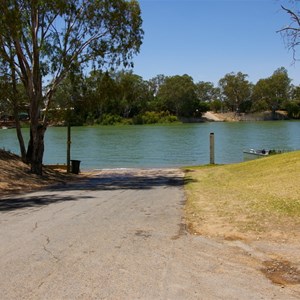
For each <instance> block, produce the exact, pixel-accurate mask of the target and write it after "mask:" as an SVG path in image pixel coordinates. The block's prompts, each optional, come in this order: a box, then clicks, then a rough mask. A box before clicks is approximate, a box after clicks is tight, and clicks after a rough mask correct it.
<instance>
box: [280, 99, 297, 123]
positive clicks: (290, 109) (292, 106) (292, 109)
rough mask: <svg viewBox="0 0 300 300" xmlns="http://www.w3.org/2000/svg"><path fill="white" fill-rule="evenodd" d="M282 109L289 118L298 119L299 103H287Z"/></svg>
mask: <svg viewBox="0 0 300 300" xmlns="http://www.w3.org/2000/svg"><path fill="white" fill-rule="evenodd" d="M284 107H285V109H286V111H287V113H288V117H289V118H293V119H300V101H288V102H286V103H285V105H284Z"/></svg>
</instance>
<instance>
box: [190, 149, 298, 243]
mask: <svg viewBox="0 0 300 300" xmlns="http://www.w3.org/2000/svg"><path fill="white" fill-rule="evenodd" d="M299 170H300V152H299V151H297V152H291V153H285V154H281V155H275V156H272V157H266V158H262V159H258V160H253V161H248V162H244V163H239V164H233V165H222V166H203V167H197V168H187V169H186V179H188V180H187V182H189V183H188V184H187V185H186V194H187V205H186V220H187V224H188V227H189V228H190V230H191V231H192V232H194V233H195V234H203V235H208V236H222V237H225V238H227V239H236V238H237V239H239V238H240V239H244V238H255V239H257V238H260V237H263V238H267V239H276V240H278V239H280V240H287V239H289V240H291V239H297V238H299V237H300V236H299V232H300V188H299V183H300V171H299Z"/></svg>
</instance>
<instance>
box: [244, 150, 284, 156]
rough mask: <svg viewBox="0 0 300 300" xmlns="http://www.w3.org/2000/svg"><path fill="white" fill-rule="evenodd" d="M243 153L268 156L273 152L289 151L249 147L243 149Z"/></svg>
mask: <svg viewBox="0 0 300 300" xmlns="http://www.w3.org/2000/svg"><path fill="white" fill-rule="evenodd" d="M243 152H244V154H247V155H254V156H268V155H274V154H281V153H285V152H289V151H288V150H275V149H273V150H266V149H249V150H244V151H243Z"/></svg>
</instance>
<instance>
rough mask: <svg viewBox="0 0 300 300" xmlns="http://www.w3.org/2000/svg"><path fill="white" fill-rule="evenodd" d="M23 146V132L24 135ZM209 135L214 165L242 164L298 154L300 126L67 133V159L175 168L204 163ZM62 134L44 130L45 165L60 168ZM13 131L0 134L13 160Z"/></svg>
mask: <svg viewBox="0 0 300 300" xmlns="http://www.w3.org/2000/svg"><path fill="white" fill-rule="evenodd" d="M23 131H24V136H25V139H26V141H28V129H24V130H23ZM211 132H213V133H214V134H215V162H216V163H220V164H226V163H234V162H240V161H243V160H244V154H243V150H245V149H249V148H254V149H263V148H265V149H284V150H298V149H300V122H297V121H276V122H236V123H229V122H215V123H213V122H211V123H198V124H178V125H153V126H148V125H147V126H95V127H72V144H71V158H72V159H76V160H80V161H81V169H84V170H90V169H103V168H152V167H178V166H192V165H201V164H207V163H209V135H210V133H211ZM66 136H67V129H66V128H64V127H50V128H48V129H47V131H46V137H45V154H44V163H45V164H56V163H65V162H66V151H67V150H66V148H67V141H66ZM18 147H19V146H18V142H17V138H16V133H15V130H14V129H6V130H4V129H0V148H4V149H6V150H10V151H12V152H15V153H17V154H19V148H18Z"/></svg>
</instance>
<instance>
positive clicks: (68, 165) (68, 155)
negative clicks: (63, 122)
mask: <svg viewBox="0 0 300 300" xmlns="http://www.w3.org/2000/svg"><path fill="white" fill-rule="evenodd" d="M70 162H71V125H70V121H69V122H68V129H67V173H70V172H71V164H70Z"/></svg>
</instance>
